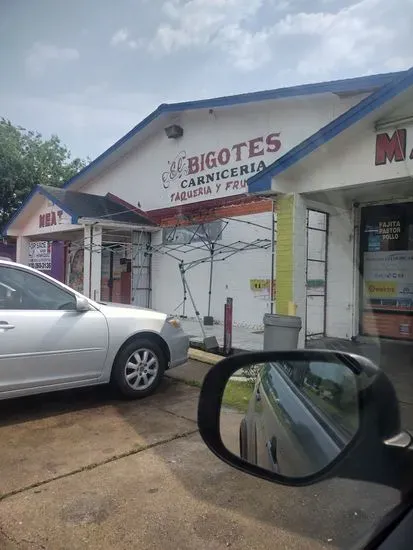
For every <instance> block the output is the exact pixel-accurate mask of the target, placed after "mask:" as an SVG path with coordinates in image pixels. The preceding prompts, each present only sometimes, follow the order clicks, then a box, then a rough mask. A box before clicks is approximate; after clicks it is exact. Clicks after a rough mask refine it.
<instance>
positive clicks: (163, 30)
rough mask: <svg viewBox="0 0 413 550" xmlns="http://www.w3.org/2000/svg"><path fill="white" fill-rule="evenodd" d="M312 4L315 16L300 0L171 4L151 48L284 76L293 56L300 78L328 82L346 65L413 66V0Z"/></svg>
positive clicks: (361, 67)
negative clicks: (200, 53) (205, 54)
mask: <svg viewBox="0 0 413 550" xmlns="http://www.w3.org/2000/svg"><path fill="white" fill-rule="evenodd" d="M343 4H344V5H343ZM312 5H313V6H314V8H313V11H311V7H310V6H309V3H308V2H304V1H302V0H249V1H248V0H167V1H166V2H165V3H164V4H163V7H162V13H163V16H164V20H163V21H162V22H161V23H160V24H159V26H158V28H157V30H156V33H155V35H154V37H153V39H152V41H151V42H150V45H149V48H150V51H152V52H153V53H156V54H160V55H168V54H171V53H177V52H179V51H180V50H182V49H189V48H194V47H195V48H201V49H204V51H207V48H208V49H209V51H210V52H211V51H214V50H215V51H218V52H220V53H221V54H224V55H225V57H226V58H228V61H229V62H228V64H230V65H231V66H233V67H235V68H236V69H239V70H242V71H248V70H253V69H256V68H258V67H260V66H263V65H265V64H268V63H269V62H270V61H272V60H273V61H274V62H275V63H276V68H277V69H278V68H280V69H282V74H284V75H285V74H287V73H288V70H287V71H286V70H285V67H283V65H285V63H286V62H287V61H286V59H288V60H289V61H290V60H291V61H292V63H291V65H292V66H291V68H290V72H291V73H293V72H295V73H296V74H297V76H298V79H300V78H301V79H302V78H303V77H305V78H329V75H330V74H331V73H332V72H338V71H337V69H340V68H341V67H343V68H344V70H348V71H350V70H357V71H362V72H363V73H367V72H369V70H370V68H371V67H375V68H376V70H377V65H379V66H380V65H381V66H382V67H383V69H382V70H398V69H401V68H406V67H408V66H409V63H410V62H411V60H412V58H413V42H412V40H411V30H409V29H411V27H412V26H413V0H393V2H386V1H385V0H342V2H341V3H339V2H338V1H337V0H321V1H319V2H314V3H313V4H312ZM300 8H301V12H300V11H299V9H300ZM304 8H305V9H306V10H307V11H303V9H304ZM317 8H318V9H319V10H320V11H317ZM288 10H290V13H286V12H287V11H288ZM294 10H296V11H294ZM285 44H288V45H289V46H288V45H287V46H286V45H285ZM289 47H290V48H289ZM283 48H284V51H283ZM280 51H283V55H282V58H281V57H280V56H279V54H278V56H277V53H278V52H280ZM274 72H275V73H276V72H278V71H277V70H275V71H274Z"/></svg>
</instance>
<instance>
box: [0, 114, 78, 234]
mask: <svg viewBox="0 0 413 550" xmlns="http://www.w3.org/2000/svg"><path fill="white" fill-rule="evenodd" d="M86 164H87V162H86V161H84V160H81V159H79V158H74V159H72V158H71V154H70V151H69V150H68V148H67V147H66V146H65V145H63V144H62V143H61V141H60V139H59V138H58V137H57V136H55V135H53V136H52V137H51V138H50V139H46V140H45V139H43V138H42V136H41V134H39V133H38V132H33V131H30V130H26V129H25V128H22V127H20V126H13V124H12V123H11V122H10V121H9V120H6V119H4V118H1V119H0V232H1V229H2V228H3V227H4V225H5V224H6V223H7V222H8V220H9V219H10V217H11V216H12V215H13V213H14V212H15V210H16V209H17V208H19V207H20V205H21V204H22V202H23V201H24V199H25V198H26V197H27V196H28V195H29V193H30V192H31V191H32V189H33V188H35V187H36V185H39V184H40V185H41V184H42V185H55V186H61V185H63V183H64V182H65V181H67V180H68V179H70V178H71V177H72V176H74V175H75V174H76V173H77V172H79V170H80V169H81V168H83V167H84V166H85V165H86Z"/></svg>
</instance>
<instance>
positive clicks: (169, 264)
mask: <svg viewBox="0 0 413 550" xmlns="http://www.w3.org/2000/svg"><path fill="white" fill-rule="evenodd" d="M245 222H250V223H251V224H258V225H261V226H263V227H262V228H261V227H256V226H255V225H250V224H249V223H245ZM255 239H263V240H266V242H267V246H268V248H267V249H266V250H264V249H255V250H249V251H246V252H239V253H237V254H234V255H233V256H232V257H231V258H229V259H227V260H225V261H220V260H219V258H220V257H221V258H223V257H225V256H226V255H227V253H228V252H227V253H226V254H222V255H219V254H218V255H216V260H217V261H216V262H215V263H214V272H213V289H212V300H211V303H212V307H211V314H212V316H213V317H214V318H215V319H216V320H219V321H223V318H224V303H225V300H226V298H227V297H232V298H233V299H234V322H235V323H237V324H239V325H245V326H252V327H259V326H261V325H262V318H263V315H264V313H266V312H269V311H270V296H269V291H268V289H267V290H265V289H264V290H261V291H259V290H256V291H254V290H252V289H251V280H255V279H257V280H264V279H268V280H269V279H270V273H271V248H270V241H271V212H265V213H262V214H254V215H251V216H240V217H236V218H233V219H232V220H230V221H229V222H228V225H227V226H226V228H225V229H224V231H223V234H222V240H221V241H219V245H227V246H230V245H233V244H234V243H236V241H244V242H247V243H250V242H252V241H254V240H255ZM159 240H160V235H154V237H153V241H152V242H153V243H154V244H156V243H157V242H159ZM262 245H263V246H264V243H262ZM234 246H240V247H241V246H242V244H240V243H239V244H238V245H234ZM171 252H172V253H174V254H176V255H177V256H178V257H182V259H183V260H184V261H185V262H190V261H191V260H194V259H197V258H201V257H205V258H208V253H207V252H206V251H205V250H198V251H194V252H189V253H187V254H183V253H181V252H179V251H176V252H173V251H172V250H171ZM209 267H210V264H209V262H208V261H207V262H205V263H204V264H201V265H198V266H196V267H194V268H193V269H190V270H189V271H188V272H187V280H188V284H189V287H190V289H191V291H192V293H193V296H194V299H195V302H196V305H197V308H198V310H199V311H200V314H201V316H204V315H207V307H208V286H209ZM152 281H153V282H152V287H153V294H152V305H153V307H154V308H156V309H161V310H164V311H166V312H168V313H172V312H173V311H174V310H176V313H179V314H181V313H182V307H179V308H178V309H176V308H177V306H178V305H179V303H180V302H181V301H182V298H183V290H182V283H181V278H180V274H179V269H178V261H177V260H174V259H172V258H170V257H168V256H165V255H161V254H154V256H153V260H152ZM186 315H187V316H189V317H193V316H194V309H193V307H192V305H191V303H190V300H189V297H188V300H187V305H186Z"/></svg>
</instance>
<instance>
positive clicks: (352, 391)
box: [273, 361, 359, 434]
mask: <svg viewBox="0 0 413 550" xmlns="http://www.w3.org/2000/svg"><path fill="white" fill-rule="evenodd" d="M273 366H275V367H276V368H277V370H278V371H282V372H283V374H284V375H285V376H286V377H287V378H288V379H289V381H290V384H291V386H292V387H294V388H295V391H296V392H297V393H298V395H303V396H304V402H306V401H309V402H310V403H311V405H312V407H315V409H316V410H318V411H320V412H321V413H322V414H323V415H324V417H326V418H327V419H328V420H329V421H330V422H331V423H333V424H334V425H335V426H337V428H340V429H341V430H342V431H344V432H346V433H350V434H352V433H354V431H355V430H357V428H358V421H359V419H358V403H357V396H358V392H357V388H356V382H355V377H354V375H353V374H352V373H351V371H349V370H346V369H343V368H342V367H341V365H339V364H336V363H334V362H331V363H325V362H323V363H320V362H317V361H308V362H303V361H301V362H298V361H291V362H288V363H285V362H281V361H278V362H277V363H276V364H275V363H273Z"/></svg>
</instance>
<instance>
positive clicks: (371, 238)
mask: <svg viewBox="0 0 413 550" xmlns="http://www.w3.org/2000/svg"><path fill="white" fill-rule="evenodd" d="M360 244H361V254H360V260H361V262H360V263H361V265H360V269H361V274H362V284H361V302H360V303H361V315H360V321H361V327H360V329H361V333H362V334H365V335H375V336H382V337H387V338H398V339H404V340H413V203H405V204H393V205H385V206H376V207H368V208H363V209H362V216H361V243H360Z"/></svg>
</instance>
